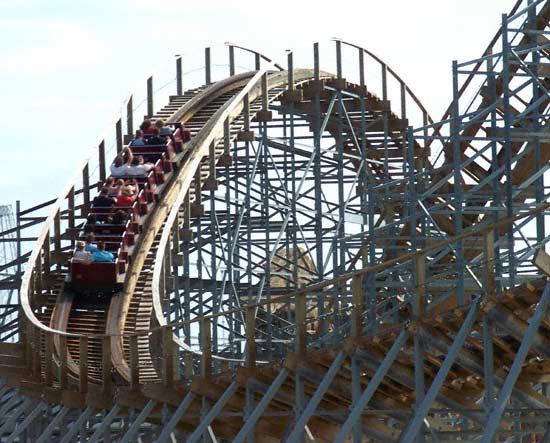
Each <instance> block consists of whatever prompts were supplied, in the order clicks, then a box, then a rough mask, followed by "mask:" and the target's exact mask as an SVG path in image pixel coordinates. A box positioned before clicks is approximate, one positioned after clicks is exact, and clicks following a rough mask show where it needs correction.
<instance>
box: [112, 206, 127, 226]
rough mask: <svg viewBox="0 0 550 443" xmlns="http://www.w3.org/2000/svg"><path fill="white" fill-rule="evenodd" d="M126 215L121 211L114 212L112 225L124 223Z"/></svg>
mask: <svg viewBox="0 0 550 443" xmlns="http://www.w3.org/2000/svg"><path fill="white" fill-rule="evenodd" d="M126 217H127V214H126V212H124V211H123V210H122V209H119V210H118V211H116V212H115V213H114V215H113V224H114V225H122V224H123V223H124V222H125V221H126Z"/></svg>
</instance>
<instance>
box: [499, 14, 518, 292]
mask: <svg viewBox="0 0 550 443" xmlns="http://www.w3.org/2000/svg"><path fill="white" fill-rule="evenodd" d="M507 18H508V17H507V15H506V14H503V15H502V91H503V92H502V105H503V110H504V115H503V124H504V146H503V149H504V154H505V157H504V158H505V163H504V168H505V176H506V186H505V189H506V192H505V194H506V216H507V217H509V218H511V217H512V216H513V215H514V208H513V204H514V200H513V187H512V185H513V184H512V141H511V135H512V134H511V130H512V128H511V126H512V114H511V109H510V60H509V57H510V44H509V42H508V20H507ZM507 240H508V274H509V276H510V281H509V283H508V287H510V288H513V287H515V286H516V264H515V263H516V257H515V255H514V224H513V223H512V222H510V223H508V225H507Z"/></svg>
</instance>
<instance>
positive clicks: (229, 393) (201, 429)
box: [186, 382, 237, 443]
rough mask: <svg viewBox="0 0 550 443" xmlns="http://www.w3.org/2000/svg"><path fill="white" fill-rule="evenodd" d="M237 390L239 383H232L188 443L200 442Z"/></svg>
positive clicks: (188, 439) (189, 438)
mask: <svg viewBox="0 0 550 443" xmlns="http://www.w3.org/2000/svg"><path fill="white" fill-rule="evenodd" d="M236 390H237V382H232V383H231V384H230V385H229V386H228V387H227V389H226V390H225V391H224V393H223V394H222V395H221V397H220V398H219V399H218V401H217V402H216V404H215V405H214V406H213V407H212V409H210V411H208V414H206V417H204V419H203V420H201V422H200V424H199V426H198V427H197V429H195V430H194V431H193V433H192V434H191V435H190V436H189V437H188V438H187V440H186V441H187V443H195V442H197V441H199V439H200V438H201V437H202V435H203V434H204V432H206V430H207V428H208V427H209V426H210V423H212V422H213V421H214V419H215V418H216V417H217V416H218V414H219V413H220V412H221V411H222V409H223V408H224V406H225V404H226V403H227V402H228V401H229V399H230V398H231V396H232V395H233V394H234V393H235V391H236Z"/></svg>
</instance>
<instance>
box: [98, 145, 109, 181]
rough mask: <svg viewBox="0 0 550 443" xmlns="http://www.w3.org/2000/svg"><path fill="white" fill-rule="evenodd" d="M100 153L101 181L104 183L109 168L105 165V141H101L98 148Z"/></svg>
mask: <svg viewBox="0 0 550 443" xmlns="http://www.w3.org/2000/svg"><path fill="white" fill-rule="evenodd" d="M98 151H99V179H100V180H101V181H102V182H104V181H105V179H106V178H107V168H106V165H105V140H101V143H100V144H99V146H98Z"/></svg>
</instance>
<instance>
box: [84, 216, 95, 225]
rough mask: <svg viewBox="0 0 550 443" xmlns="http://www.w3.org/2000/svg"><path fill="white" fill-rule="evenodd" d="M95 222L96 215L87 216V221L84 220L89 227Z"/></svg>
mask: <svg viewBox="0 0 550 443" xmlns="http://www.w3.org/2000/svg"><path fill="white" fill-rule="evenodd" d="M96 221H97V215H95V214H90V215H88V219H87V220H86V222H87V223H89V224H91V225H93V224H95V222H96Z"/></svg>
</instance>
